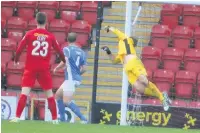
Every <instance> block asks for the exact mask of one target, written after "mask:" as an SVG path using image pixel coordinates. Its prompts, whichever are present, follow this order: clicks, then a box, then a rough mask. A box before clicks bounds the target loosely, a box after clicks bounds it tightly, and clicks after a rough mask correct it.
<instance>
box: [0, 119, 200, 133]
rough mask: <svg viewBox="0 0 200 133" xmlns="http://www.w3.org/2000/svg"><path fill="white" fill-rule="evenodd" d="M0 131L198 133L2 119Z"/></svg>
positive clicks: (166, 129) (180, 130) (168, 129)
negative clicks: (10, 121) (17, 121)
mask: <svg viewBox="0 0 200 133" xmlns="http://www.w3.org/2000/svg"><path fill="white" fill-rule="evenodd" d="M1 131H2V133H199V132H200V130H183V129H172V128H156V127H129V126H114V125H95V124H87V125H81V124H66V123H61V124H59V125H53V124H51V123H47V122H40V121H21V122H20V123H9V122H8V121H2V125H1Z"/></svg>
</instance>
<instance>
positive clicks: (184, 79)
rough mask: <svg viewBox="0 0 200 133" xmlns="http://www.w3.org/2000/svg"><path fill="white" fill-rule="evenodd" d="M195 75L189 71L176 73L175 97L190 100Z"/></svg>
mask: <svg viewBox="0 0 200 133" xmlns="http://www.w3.org/2000/svg"><path fill="white" fill-rule="evenodd" d="M196 78H197V74H196V73H195V72H190V71H178V72H177V73H176V78H175V93H176V96H177V97H181V98H191V97H192V93H193V87H194V85H195V84H196Z"/></svg>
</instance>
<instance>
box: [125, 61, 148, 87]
mask: <svg viewBox="0 0 200 133" xmlns="http://www.w3.org/2000/svg"><path fill="white" fill-rule="evenodd" d="M124 69H125V72H126V74H127V76H128V81H129V82H130V83H131V85H133V84H134V83H135V82H136V81H137V79H138V77H139V76H140V75H145V76H147V72H146V69H145V68H144V65H143V63H142V62H141V60H140V59H138V58H133V59H131V60H129V61H128V63H127V64H126V65H125V66H124Z"/></svg>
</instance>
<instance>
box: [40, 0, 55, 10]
mask: <svg viewBox="0 0 200 133" xmlns="http://www.w3.org/2000/svg"><path fill="white" fill-rule="evenodd" d="M58 7H59V2H58V1H40V2H39V3H38V8H39V9H50V10H57V9H58Z"/></svg>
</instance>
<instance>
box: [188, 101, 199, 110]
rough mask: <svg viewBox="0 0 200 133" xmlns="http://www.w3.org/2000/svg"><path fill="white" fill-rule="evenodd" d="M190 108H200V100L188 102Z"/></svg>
mask: <svg viewBox="0 0 200 133" xmlns="http://www.w3.org/2000/svg"><path fill="white" fill-rule="evenodd" d="M188 106H189V107H190V108H198V109H199V108H200V101H192V102H190V103H189V104H188Z"/></svg>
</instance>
